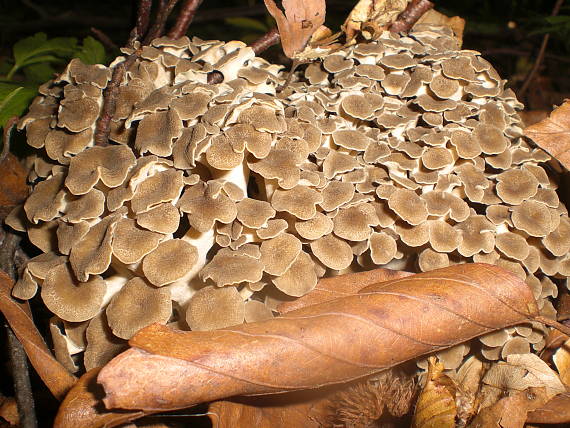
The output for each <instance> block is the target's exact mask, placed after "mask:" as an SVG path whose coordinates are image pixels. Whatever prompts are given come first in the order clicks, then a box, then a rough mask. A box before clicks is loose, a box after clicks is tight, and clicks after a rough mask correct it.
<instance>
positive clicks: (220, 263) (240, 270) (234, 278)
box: [200, 249, 263, 287]
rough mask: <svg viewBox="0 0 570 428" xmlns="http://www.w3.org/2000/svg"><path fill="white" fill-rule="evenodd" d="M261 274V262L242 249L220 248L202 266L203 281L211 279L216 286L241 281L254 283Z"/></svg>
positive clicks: (259, 278) (201, 275) (258, 279)
mask: <svg viewBox="0 0 570 428" xmlns="http://www.w3.org/2000/svg"><path fill="white" fill-rule="evenodd" d="M262 276H263V263H261V262H260V261H259V260H258V259H256V258H255V257H251V256H250V255H248V254H246V253H244V252H243V251H239V250H238V251H233V250H229V249H225V250H220V251H218V253H217V254H216V255H215V256H214V257H213V258H212V260H211V261H210V262H209V263H208V264H207V265H206V266H204V267H203V268H202V270H201V271H200V277H201V278H202V280H203V281H206V280H209V279H210V280H212V281H214V283H215V284H216V285H217V286H218V287H223V286H226V285H235V284H240V283H242V282H249V283H255V282H258V281H260V280H261V277H262Z"/></svg>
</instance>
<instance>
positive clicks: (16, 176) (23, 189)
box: [0, 153, 28, 223]
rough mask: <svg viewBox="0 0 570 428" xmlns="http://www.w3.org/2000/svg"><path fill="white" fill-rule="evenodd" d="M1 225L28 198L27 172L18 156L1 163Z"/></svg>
mask: <svg viewBox="0 0 570 428" xmlns="http://www.w3.org/2000/svg"><path fill="white" fill-rule="evenodd" d="M0 171H2V172H1V173H0V223H1V222H2V220H4V218H6V216H7V215H8V213H9V212H10V211H11V210H12V208H14V207H15V206H16V205H18V204H20V203H22V202H23V201H24V199H26V196H28V186H27V185H26V175H27V173H26V170H25V168H24V167H23V166H22V164H21V163H20V162H19V161H18V159H17V158H16V156H14V155H13V154H11V153H8V156H6V158H5V159H4V161H2V162H1V163H0Z"/></svg>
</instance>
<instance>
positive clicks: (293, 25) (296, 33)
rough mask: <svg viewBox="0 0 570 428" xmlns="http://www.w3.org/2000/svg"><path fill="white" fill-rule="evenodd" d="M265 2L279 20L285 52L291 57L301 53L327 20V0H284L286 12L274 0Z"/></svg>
mask: <svg viewBox="0 0 570 428" xmlns="http://www.w3.org/2000/svg"><path fill="white" fill-rule="evenodd" d="M264 2H265V6H266V7H267V10H268V11H269V13H270V14H271V15H272V16H273V18H275V21H277V28H278V29H279V35H280V36H281V45H282V46H283V52H285V55H287V56H288V57H289V58H293V57H295V55H296V54H298V53H300V52H301V51H302V50H303V49H304V48H305V46H306V44H307V42H308V41H309V39H310V38H311V36H312V35H313V33H314V32H315V31H317V30H318V29H319V27H320V26H321V25H323V23H324V22H325V11H326V3H325V0H283V2H282V4H283V9H285V13H283V12H282V11H281V9H279V7H277V5H276V4H275V2H274V1H273V0H264Z"/></svg>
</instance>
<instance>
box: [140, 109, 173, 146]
mask: <svg viewBox="0 0 570 428" xmlns="http://www.w3.org/2000/svg"><path fill="white" fill-rule="evenodd" d="M180 135H182V120H181V119H180V116H179V115H178V113H177V112H176V110H167V111H158V112H155V113H152V114H150V115H148V116H145V117H144V118H143V120H141V122H140V123H139V126H138V128H137V137H136V140H135V148H136V149H137V150H138V151H139V152H140V153H141V154H142V153H146V152H150V153H153V154H155V155H157V156H170V155H171V154H172V143H173V141H174V140H176V139H177V138H178V137H180Z"/></svg>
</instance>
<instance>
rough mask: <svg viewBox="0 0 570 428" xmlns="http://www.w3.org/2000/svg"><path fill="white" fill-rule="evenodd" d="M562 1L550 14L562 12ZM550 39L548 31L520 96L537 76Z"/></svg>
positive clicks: (558, 2) (520, 95) (559, 1)
mask: <svg viewBox="0 0 570 428" xmlns="http://www.w3.org/2000/svg"><path fill="white" fill-rule="evenodd" d="M562 3H564V0H557V1H556V4H555V5H554V8H553V9H552V13H551V14H550V16H556V15H558V12H560V8H561V7H562ZM549 40H550V34H549V33H546V34H545V35H544V37H543V38H542V43H541V44H540V51H539V52H538V57H537V58H536V61H535V62H534V66H533V67H532V70H530V72H529V73H528V75H527V77H526V79H525V81H524V83H523V85H522V87H521V90H520V91H519V93H518V95H519V97H522V96H524V94H525V93H526V91H527V90H528V88H529V87H530V84H531V83H532V81H533V80H534V77H535V76H536V73H537V72H538V69H539V68H540V65H541V64H542V61H543V59H544V54H545V53H546V47H547V46H548V41H549Z"/></svg>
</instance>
